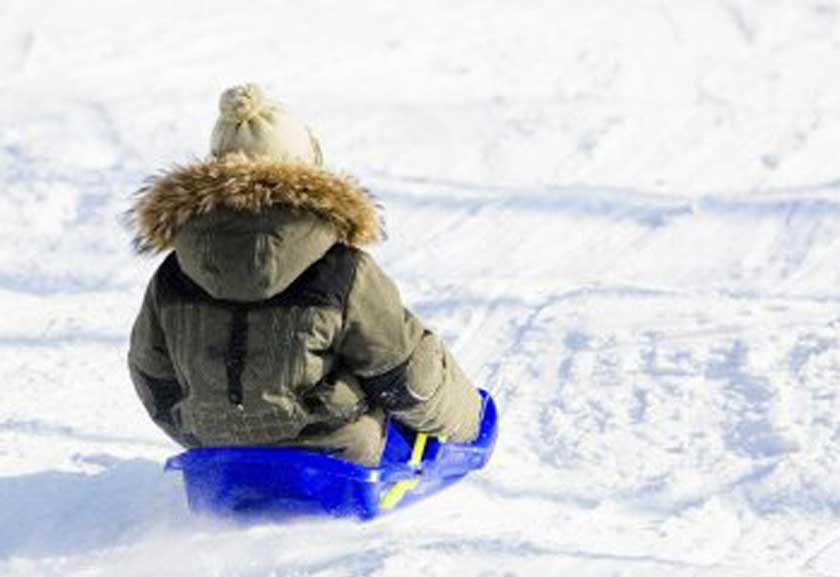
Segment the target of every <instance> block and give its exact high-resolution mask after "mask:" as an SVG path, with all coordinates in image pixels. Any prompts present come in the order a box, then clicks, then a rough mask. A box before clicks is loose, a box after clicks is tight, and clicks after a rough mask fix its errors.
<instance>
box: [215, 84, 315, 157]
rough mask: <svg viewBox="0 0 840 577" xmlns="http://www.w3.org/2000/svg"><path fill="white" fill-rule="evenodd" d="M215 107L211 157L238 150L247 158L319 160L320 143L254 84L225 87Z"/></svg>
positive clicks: (303, 125)
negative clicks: (218, 113) (217, 116)
mask: <svg viewBox="0 0 840 577" xmlns="http://www.w3.org/2000/svg"><path fill="white" fill-rule="evenodd" d="M219 111H220V112H221V114H220V115H219V119H218V120H217V121H216V126H215V127H213V134H212V136H211V137H210V153H211V154H212V155H213V156H214V157H215V158H221V157H222V156H225V155H226V154H231V153H241V154H245V155H246V156H248V157H251V158H257V157H268V158H271V159H272V160H278V161H281V162H303V163H306V164H314V165H316V166H320V165H321V164H322V162H323V158H322V155H321V146H320V145H319V144H318V140H316V138H315V136H314V135H313V134H312V131H310V130H309V128H308V127H307V126H306V125H305V124H302V123H301V122H299V121H298V120H296V119H295V118H293V117H292V116H291V115H289V113H288V112H287V111H286V109H285V108H284V107H283V106H282V105H281V104H278V103H275V102H271V101H270V100H268V99H266V97H265V94H264V93H263V90H262V88H260V87H259V86H258V85H256V84H245V85H242V86H234V87H232V88H228V89H227V90H225V91H224V92H223V93H222V96H221V98H220V99H219Z"/></svg>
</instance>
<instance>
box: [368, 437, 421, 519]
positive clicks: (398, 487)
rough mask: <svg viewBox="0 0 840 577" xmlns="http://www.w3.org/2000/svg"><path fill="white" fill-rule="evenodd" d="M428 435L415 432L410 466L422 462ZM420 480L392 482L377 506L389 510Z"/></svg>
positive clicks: (418, 464) (416, 465)
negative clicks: (415, 436)
mask: <svg viewBox="0 0 840 577" xmlns="http://www.w3.org/2000/svg"><path fill="white" fill-rule="evenodd" d="M427 440H428V435H426V433H417V438H416V439H414V448H413V449H412V450H411V458H410V459H409V460H408V464H409V465H411V466H412V467H419V466H420V464H421V463H422V462H423V453H424V452H425V451H426V441H427ZM419 482H420V481H419V480H418V479H411V480H410V481H397V482H396V483H394V484H393V485H392V486H391V488H390V489H388V492H387V493H385V494H384V495H383V496H382V499H380V501H379V507H380V508H381V509H382V510H384V511H390V510H391V509H393V508H394V507H396V506H397V504H398V503H399V502H400V501H402V499H403V497H405V494H406V493H408V492H409V491H410V490H412V489H413V488H414V487H416V486H417V483H419Z"/></svg>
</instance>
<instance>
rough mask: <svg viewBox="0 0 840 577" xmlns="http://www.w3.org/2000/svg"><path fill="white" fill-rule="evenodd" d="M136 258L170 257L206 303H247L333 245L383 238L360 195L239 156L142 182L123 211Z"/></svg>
mask: <svg viewBox="0 0 840 577" xmlns="http://www.w3.org/2000/svg"><path fill="white" fill-rule="evenodd" d="M129 220H130V223H131V225H132V228H133V229H134V233H135V236H134V245H135V248H136V249H137V251H138V252H140V253H160V252H163V251H166V250H168V249H172V248H174V249H175V251H176V255H177V257H178V262H179V264H180V266H181V268H182V270H183V271H184V272H185V273H186V274H187V275H188V276H189V277H190V278H192V280H193V281H195V282H196V283H198V284H199V285H201V286H202V288H204V289H205V290H206V291H207V292H208V293H210V294H211V295H212V296H213V297H215V298H219V299H224V300H235V301H255V300H261V299H265V298H269V297H271V296H273V295H275V294H277V293H279V292H281V291H283V290H284V289H285V288H287V287H288V286H289V285H290V284H291V283H292V282H293V281H294V280H295V279H296V278H297V277H298V276H299V275H300V274H301V273H302V272H303V271H304V270H306V268H308V267H309V266H310V265H311V264H312V263H314V262H315V261H316V260H318V259H319V258H321V256H323V255H324V253H326V251H327V250H329V248H330V247H331V246H332V245H333V244H335V243H336V242H341V243H345V244H348V245H352V246H363V245H366V244H369V243H372V242H374V241H376V240H379V239H380V238H381V237H382V236H383V232H382V223H381V219H380V217H379V214H378V212H377V206H376V205H375V204H374V202H373V200H372V198H371V197H370V195H369V194H368V192H367V191H366V190H365V189H363V188H361V187H360V186H359V185H358V184H356V183H355V182H354V181H353V180H351V179H349V178H346V177H343V176H339V175H336V174H333V173H331V172H328V171H327V170H324V169H322V168H319V167H315V166H311V165H305V164H297V163H281V162H277V161H271V160H268V159H258V160H255V159H250V158H247V157H244V156H240V155H234V156H226V157H224V158H222V159H219V160H211V161H207V162H197V163H194V164H190V165H185V166H176V167H175V168H173V169H172V170H170V171H168V172H165V173H163V174H161V175H159V176H156V177H153V178H151V179H150V180H149V181H148V183H147V185H146V186H144V187H143V188H142V189H140V190H139V191H138V193H137V196H136V199H135V202H134V205H133V207H132V208H131V210H130V211H129Z"/></svg>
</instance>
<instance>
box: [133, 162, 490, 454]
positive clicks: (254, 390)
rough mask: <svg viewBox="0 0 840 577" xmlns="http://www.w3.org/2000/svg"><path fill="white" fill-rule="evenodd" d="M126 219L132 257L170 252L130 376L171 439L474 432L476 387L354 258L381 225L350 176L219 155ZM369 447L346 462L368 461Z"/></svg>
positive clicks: (180, 172) (159, 185)
mask: <svg viewBox="0 0 840 577" xmlns="http://www.w3.org/2000/svg"><path fill="white" fill-rule="evenodd" d="M131 215H132V217H133V222H134V225H135V226H136V229H137V236H136V239H135V243H136V246H137V248H138V250H139V251H140V252H155V253H159V252H165V251H168V252H169V254H168V256H167V257H166V259H165V260H164V261H163V263H162V264H161V266H160V267H159V268H158V270H157V272H156V273H155V275H154V277H153V278H152V279H151V281H150V283H149V286H148V289H147V291H146V295H145V299H144V302H143V306H142V309H141V311H140V314H139V315H138V317H137V320H136V322H135V324H134V328H133V330H132V335H131V348H130V351H129V356H128V361H129V368H130V372H131V376H132V381H133V383H134V386H135V388H136V390H137V393H138V395H139V396H140V398H141V399H142V401H143V404H144V405H145V407H146V409H147V410H148V412H149V414H150V416H151V417H152V419H153V420H154V422H155V423H157V424H158V425H159V426H160V427H161V428H162V429H163V430H164V431H166V432H167V433H168V434H169V435H170V436H171V437H172V438H174V439H175V440H177V441H178V442H180V443H182V444H183V445H185V446H190V447H194V446H237V445H296V444H302V445H307V446H318V445H319V440H324V443H323V444H324V445H325V447H326V448H328V449H329V448H331V447H330V446H329V445H330V443H331V442H332V441H331V439H333V438H336V437H335V435H334V432H335V431H336V430H340V429H341V428H342V427H348V426H351V425H352V424H353V423H354V422H357V421H359V419H361V418H362V417H363V416H365V415H368V416H369V415H372V414H375V412H376V411H379V413H381V412H382V411H384V413H385V414H386V415H390V416H393V417H394V418H397V419H398V420H400V421H401V422H403V423H404V424H406V425H408V426H409V427H412V428H415V429H417V430H421V431H424V432H429V433H432V434H438V435H447V436H449V437H450V438H452V439H453V440H455V441H468V440H472V439H473V438H474V437H475V435H476V434H477V429H478V419H479V412H480V398H479V395H478V393H477V391H476V389H475V387H474V386H473V385H472V384H471V383H470V382H469V380H468V379H467V377H466V376H465V375H464V373H463V372H462V371H461V369H460V368H459V367H458V365H457V363H456V362H455V360H454V359H453V358H452V356H451V354H450V353H449V352H448V351H447V350H446V348H445V347H444V346H443V345H442V343H441V342H440V340H439V339H437V338H436V337H435V336H434V335H433V334H432V333H430V332H429V331H428V330H427V329H425V328H424V326H423V325H422V324H421V322H420V321H419V320H418V319H417V318H415V317H414V316H413V315H412V314H411V313H410V312H409V311H407V310H406V309H405V308H404V307H403V304H402V302H401V300H400V295H399V293H398V291H397V288H396V286H395V285H394V283H393V282H392V281H391V280H390V279H389V278H388V277H387V275H386V274H385V273H384V272H383V271H382V270H381V269H380V268H379V266H378V265H377V264H376V262H375V261H374V260H373V258H372V257H371V256H370V255H369V254H368V253H366V252H364V251H363V250H362V249H361V247H362V246H364V245H366V244H369V243H371V242H373V241H375V240H377V239H379V237H380V236H381V229H380V221H379V218H378V215H377V212H376V208H375V206H374V205H373V203H372V201H371V200H370V198H369V196H368V195H367V193H366V192H365V191H364V190H363V189H362V188H360V187H359V186H358V185H357V184H355V183H354V182H353V181H351V180H349V179H346V178H343V177H340V176H337V175H335V174H332V173H330V172H328V171H326V170H323V169H321V168H316V167H312V166H308V165H301V164H283V163H277V162H272V161H263V160H251V159H247V158H245V157H236V156H231V157H226V158H225V159H222V160H213V161H208V162H203V163H196V164H193V165H190V166H185V167H176V168H175V169H174V170H172V171H171V172H169V173H166V174H164V175H162V176H160V177H157V178H155V179H153V180H151V181H150V182H149V184H148V186H147V187H145V188H143V189H142V190H141V191H139V193H138V196H137V200H136V203H135V205H134V207H133V209H132V212H131ZM172 249H174V250H172ZM347 430H352V427H351V428H350V429H347ZM373 446H374V447H375V448H374V449H372V450H370V451H368V454H365V455H362V456H358V455H356V457H355V458H356V459H357V460H359V461H362V462H367V463H373V462H375V461H376V460H378V454H377V451H378V450H380V449H381V443H380V444H379V445H377V444H376V443H374V444H373ZM336 448H337V449H339V450H340V449H341V447H336ZM347 455H349V456H348V458H354V455H353V453H352V451H349V452H347Z"/></svg>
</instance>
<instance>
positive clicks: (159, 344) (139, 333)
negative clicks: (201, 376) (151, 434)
mask: <svg viewBox="0 0 840 577" xmlns="http://www.w3.org/2000/svg"><path fill="white" fill-rule="evenodd" d="M156 280H157V276H155V277H154V278H152V280H151V282H150V283H149V286H148V288H147V289H146V295H145V297H144V299H143V306H142V308H141V309H140V314H139V315H138V316H137V320H136V321H135V322H134V327H133V328H132V331H131V345H130V348H129V352H128V368H129V373H130V375H131V380H132V382H133V383H134V389H135V390H136V391H137V395H138V396H139V397H140V400H141V401H142V402H143V406H144V407H145V408H146V411H147V412H148V413H149V416H150V417H151V418H152V420H153V421H154V422H155V424H157V425H158V426H159V427H160V428H161V429H163V430H164V432H166V433H167V434H168V435H169V436H171V437H172V438H173V439H175V440H178V435H177V431H176V424H175V422H174V420H173V418H172V407H173V406H174V405H175V404H176V403H177V402H178V401H180V400H181V398H182V396H183V395H182V391H181V386H180V385H179V384H178V379H177V377H176V374H175V368H174V367H173V365H172V361H171V359H170V357H169V351H168V349H167V347H166V340H165V337H164V333H163V328H162V327H161V324H160V319H159V316H158V314H159V307H158V303H157V296H156V293H157V290H156Z"/></svg>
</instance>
